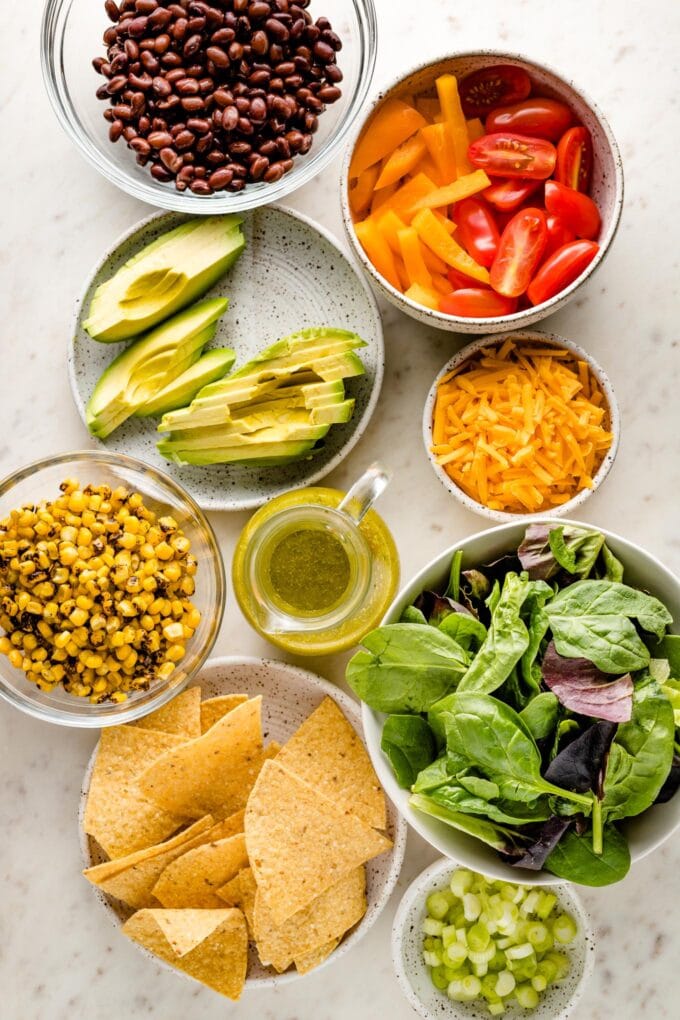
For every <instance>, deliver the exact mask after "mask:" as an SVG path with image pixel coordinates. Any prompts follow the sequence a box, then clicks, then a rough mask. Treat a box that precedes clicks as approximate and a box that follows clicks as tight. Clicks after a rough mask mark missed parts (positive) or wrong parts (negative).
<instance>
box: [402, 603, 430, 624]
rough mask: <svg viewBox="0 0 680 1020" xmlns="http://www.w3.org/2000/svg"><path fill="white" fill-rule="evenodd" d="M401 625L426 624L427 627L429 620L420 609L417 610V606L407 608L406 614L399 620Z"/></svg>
mask: <svg viewBox="0 0 680 1020" xmlns="http://www.w3.org/2000/svg"><path fill="white" fill-rule="evenodd" d="M399 623H417V624H420V625H422V624H425V626H426V627H427V619H426V618H425V615H424V613H422V612H421V611H420V609H416V607H415V606H407V607H406V609H405V610H404V612H403V613H402V614H401V617H400V618H399Z"/></svg>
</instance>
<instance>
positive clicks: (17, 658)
mask: <svg viewBox="0 0 680 1020" xmlns="http://www.w3.org/2000/svg"><path fill="white" fill-rule="evenodd" d="M7 658H8V659H9V661H10V664H11V665H12V666H14V668H15V669H21V663H22V662H23V661H24V657H23V655H22V654H21V652H20V651H19V649H18V648H13V649H12V650H11V652H8V654H7Z"/></svg>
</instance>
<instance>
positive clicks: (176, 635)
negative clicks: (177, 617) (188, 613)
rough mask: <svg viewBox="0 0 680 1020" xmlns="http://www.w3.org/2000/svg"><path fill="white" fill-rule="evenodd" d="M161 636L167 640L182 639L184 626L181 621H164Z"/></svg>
mask: <svg viewBox="0 0 680 1020" xmlns="http://www.w3.org/2000/svg"><path fill="white" fill-rule="evenodd" d="M163 637H165V638H167V640H168V641H183V640H184V628H183V627H182V624H181V623H166V625H165V627H163Z"/></svg>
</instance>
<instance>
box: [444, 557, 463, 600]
mask: <svg viewBox="0 0 680 1020" xmlns="http://www.w3.org/2000/svg"><path fill="white" fill-rule="evenodd" d="M462 565H463V550H462V549H456V551H455V553H454V554H453V558H452V560H451V569H450V571H449V583H448V585H447V588H446V594H447V595H448V596H449V598H452V599H453V600H454V601H455V602H457V601H458V597H459V594H460V568H461V567H462Z"/></svg>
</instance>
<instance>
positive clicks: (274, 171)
mask: <svg viewBox="0 0 680 1020" xmlns="http://www.w3.org/2000/svg"><path fill="white" fill-rule="evenodd" d="M284 172H285V171H284V169H283V166H282V165H281V163H272V164H271V166H270V167H269V169H268V170H267V171H266V173H265V174H264V180H265V181H266V182H267V184H275V183H276V181H280V180H281V178H282V177H283V175H284Z"/></svg>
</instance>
